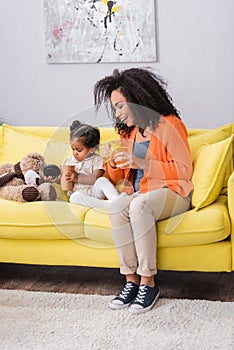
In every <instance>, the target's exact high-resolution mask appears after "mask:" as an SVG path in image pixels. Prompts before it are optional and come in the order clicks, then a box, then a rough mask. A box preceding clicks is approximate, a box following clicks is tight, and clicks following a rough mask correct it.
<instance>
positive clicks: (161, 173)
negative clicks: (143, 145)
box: [107, 115, 193, 197]
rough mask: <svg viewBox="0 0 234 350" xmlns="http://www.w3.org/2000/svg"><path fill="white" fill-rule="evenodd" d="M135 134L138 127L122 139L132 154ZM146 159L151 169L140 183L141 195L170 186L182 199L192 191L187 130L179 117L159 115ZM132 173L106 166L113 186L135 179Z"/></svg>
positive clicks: (145, 173)
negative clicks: (131, 176) (122, 181)
mask: <svg viewBox="0 0 234 350" xmlns="http://www.w3.org/2000/svg"><path fill="white" fill-rule="evenodd" d="M136 132H137V127H135V128H134V129H133V131H132V132H131V134H130V137H129V138H128V139H124V138H121V140H122V142H123V144H124V145H126V146H127V147H128V149H129V152H132V149H133V142H134V140H135V136H136ZM145 159H148V160H149V168H148V170H145V171H144V176H143V177H142V179H141V181H140V184H139V189H140V192H142V193H145V192H148V191H152V190H156V189H159V188H162V187H168V188H170V189H172V190H173V191H175V192H177V193H178V194H180V195H181V196H182V197H187V196H188V195H189V193H190V192H191V191H192V190H193V185H192V182H191V178H192V173H193V168H192V160H191V157H190V150H189V144H188V140H187V129H186V127H185V125H184V124H183V122H182V121H181V120H180V119H179V118H177V117H175V116H173V115H169V116H166V117H164V116H160V119H159V122H158V125H157V127H156V128H155V129H154V130H153V131H152V135H151V138H150V143H149V147H148V151H147V153H146V156H145ZM130 170H131V169H120V168H116V169H113V168H112V167H111V166H110V164H109V163H108V164H107V171H108V176H109V178H110V180H111V182H112V183H113V184H114V185H117V184H118V183H119V182H121V180H132V179H131V178H130ZM123 191H124V190H123ZM126 192H127V191H126Z"/></svg>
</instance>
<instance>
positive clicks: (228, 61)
mask: <svg viewBox="0 0 234 350" xmlns="http://www.w3.org/2000/svg"><path fill="white" fill-rule="evenodd" d="M144 1H145V0H142V2H144ZM156 17H157V47H158V62H156V63H152V64H150V66H151V67H153V68H154V69H155V71H156V72H158V73H159V74H161V75H162V76H163V77H164V78H165V79H166V81H167V82H168V91H169V93H170V94H171V96H172V98H173V100H174V103H175V105H176V107H177V108H178V109H179V110H180V111H181V115H182V119H183V120H184V122H185V123H186V125H187V126H188V127H190V128H213V127H217V126H220V125H222V124H227V123H231V122H234V113H233V111H234V98H233V91H234V64H233V63H234V35H233V34H234V1H233V0H176V1H175V0H157V1H156ZM145 65H146V64H144V63H140V64H124V63H123V64H103V63H102V64H100V63H99V64H63V65H62V64H57V65H56V64H50V65H49V64H47V63H46V61H45V45H44V18H43V1H42V0H41V1H39V0H37V1H36V0H34V1H32V0H21V1H20V2H19V0H7V1H1V2H0V117H1V118H3V119H4V121H5V122H7V123H9V124H11V125H48V126H53V125H56V126H57V125H67V124H69V123H70V121H71V120H72V119H74V118H76V117H78V118H80V119H83V121H87V122H90V123H93V124H94V125H105V124H106V123H107V122H108V119H107V117H106V115H105V114H104V113H102V112H101V113H99V114H98V116H97V117H96V118H95V116H94V113H93V107H92V106H93V95H92V91H93V86H94V84H95V82H96V81H97V80H99V79H101V78H102V77H104V76H105V75H108V74H110V73H111V72H112V71H113V69H114V68H116V67H118V68H119V69H121V70H122V69H125V68H130V67H133V66H135V67H142V66H145Z"/></svg>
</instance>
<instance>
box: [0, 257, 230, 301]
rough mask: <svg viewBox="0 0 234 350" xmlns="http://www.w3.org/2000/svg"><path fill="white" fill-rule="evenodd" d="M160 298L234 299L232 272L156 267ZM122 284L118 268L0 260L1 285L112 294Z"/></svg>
mask: <svg viewBox="0 0 234 350" xmlns="http://www.w3.org/2000/svg"><path fill="white" fill-rule="evenodd" d="M157 281H158V285H159V288H160V291H161V297H163V298H183V299H206V300H221V301H234V272H231V273H226V272H222V273H219V272H217V273H214V272H208V273H204V272H180V271H159V272H158V276H157ZM123 284H124V277H123V276H121V275H120V273H119V270H118V269H105V268H91V267H75V266H41V265H23V264H4V263H0V288H1V289H21V290H31V291H44V292H59V293H79V294H99V295H115V294H117V293H118V292H119V291H120V290H121V288H122V286H123Z"/></svg>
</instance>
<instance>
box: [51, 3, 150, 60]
mask: <svg viewBox="0 0 234 350" xmlns="http://www.w3.org/2000/svg"><path fill="white" fill-rule="evenodd" d="M44 14H45V37H46V52H47V62H48V63H104V62H154V61H156V35H155V4H154V0H147V1H145V0H116V1H107V0H44Z"/></svg>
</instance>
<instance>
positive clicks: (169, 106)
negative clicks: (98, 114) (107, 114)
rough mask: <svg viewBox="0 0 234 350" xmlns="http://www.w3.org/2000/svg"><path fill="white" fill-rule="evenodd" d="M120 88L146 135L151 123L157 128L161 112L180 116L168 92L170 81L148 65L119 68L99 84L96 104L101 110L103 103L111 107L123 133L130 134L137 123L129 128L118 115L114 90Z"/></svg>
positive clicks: (97, 85) (119, 131) (95, 99)
mask: <svg viewBox="0 0 234 350" xmlns="http://www.w3.org/2000/svg"><path fill="white" fill-rule="evenodd" d="M117 89H119V91H120V92H121V93H122V94H123V96H124V97H125V98H126V100H127V102H128V104H129V108H130V109H131V110H132V112H133V115H134V118H135V122H136V124H137V125H138V127H139V130H140V132H141V133H142V135H143V134H144V130H145V128H146V127H147V126H149V127H150V128H151V129H154V128H156V126H157V124H158V120H159V117H160V115H162V116H168V115H171V114H172V115H174V116H175V117H177V118H180V117H179V112H178V111H177V110H176V108H175V107H174V105H173V102H172V99H171V97H170V96H169V94H168V93H167V91H166V83H165V82H164V81H163V79H162V78H161V77H160V76H158V75H156V74H155V73H153V72H152V71H151V70H150V69H146V68H130V69H126V70H124V71H121V72H119V70H118V69H115V70H114V71H113V74H112V75H110V76H106V77H105V78H104V79H101V80H99V81H98V82H97V83H96V84H95V86H94V103H95V106H96V109H97V110H98V109H99V108H100V107H101V105H102V104H103V103H105V104H106V105H107V106H109V107H110V108H111V115H112V118H113V120H114V121H115V128H116V129H117V130H118V133H119V134H121V135H123V136H126V135H130V133H131V131H132V129H133V128H134V126H133V127H128V126H127V125H126V124H124V123H121V121H120V120H119V119H118V118H116V117H115V110H114V108H113V106H112V105H111V104H110V97H111V93H112V91H113V90H117Z"/></svg>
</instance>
